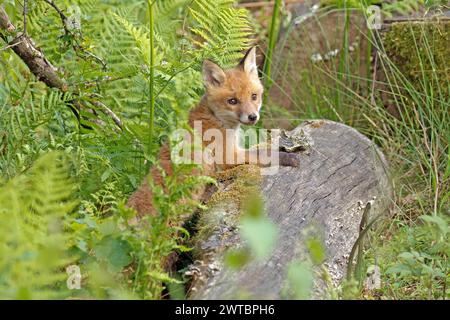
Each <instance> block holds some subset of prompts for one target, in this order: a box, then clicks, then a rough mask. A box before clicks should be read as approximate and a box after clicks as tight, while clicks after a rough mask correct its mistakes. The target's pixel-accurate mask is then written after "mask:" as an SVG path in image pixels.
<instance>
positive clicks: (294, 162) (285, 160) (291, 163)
mask: <svg viewBox="0 0 450 320" xmlns="http://www.w3.org/2000/svg"><path fill="white" fill-rule="evenodd" d="M279 155H280V166H284V167H298V166H300V159H299V157H298V155H297V154H296V153H288V152H280V153H279Z"/></svg>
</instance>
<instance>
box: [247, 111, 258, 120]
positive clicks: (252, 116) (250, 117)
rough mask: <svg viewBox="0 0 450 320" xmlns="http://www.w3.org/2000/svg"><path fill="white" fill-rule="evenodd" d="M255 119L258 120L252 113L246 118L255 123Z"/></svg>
mask: <svg viewBox="0 0 450 320" xmlns="http://www.w3.org/2000/svg"><path fill="white" fill-rule="evenodd" d="M256 119H258V116H257V115H256V114H254V113H252V114H250V115H249V116H248V120H250V121H256Z"/></svg>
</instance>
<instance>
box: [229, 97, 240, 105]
mask: <svg viewBox="0 0 450 320" xmlns="http://www.w3.org/2000/svg"><path fill="white" fill-rule="evenodd" d="M227 102H228V103H229V104H232V105H235V104H237V103H238V101H237V99H236V98H231V99H228V101H227Z"/></svg>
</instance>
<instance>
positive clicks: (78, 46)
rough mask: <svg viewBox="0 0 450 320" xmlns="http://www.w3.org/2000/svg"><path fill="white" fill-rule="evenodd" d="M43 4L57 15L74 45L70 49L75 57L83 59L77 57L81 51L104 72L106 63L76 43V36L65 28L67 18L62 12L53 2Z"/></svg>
mask: <svg viewBox="0 0 450 320" xmlns="http://www.w3.org/2000/svg"><path fill="white" fill-rule="evenodd" d="M44 2H45V3H47V4H48V5H50V6H51V7H52V8H53V9H55V11H56V12H57V13H58V15H59V18H60V19H61V22H62V25H63V28H64V33H65V34H66V36H70V37H71V38H72V39H73V40H74V42H75V44H73V45H72V48H73V50H74V51H75V53H76V54H77V56H79V57H80V58H83V57H81V56H80V55H79V51H81V52H82V53H83V54H85V55H87V56H90V57H91V58H93V59H94V60H96V61H97V62H99V63H100V64H101V65H102V69H103V70H106V69H107V68H108V66H107V64H106V62H105V61H103V59H102V58H100V57H98V56H97V55H95V54H93V53H92V52H90V51H88V50H86V49H85V48H83V46H82V45H81V44H80V43H79V42H78V40H77V38H76V35H75V34H74V33H73V32H72V31H71V30H70V29H69V28H68V27H67V16H66V15H65V14H64V12H63V11H62V10H61V9H60V8H59V7H58V6H57V5H56V4H55V3H54V2H53V0H44Z"/></svg>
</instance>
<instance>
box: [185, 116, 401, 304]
mask: <svg viewBox="0 0 450 320" xmlns="http://www.w3.org/2000/svg"><path fill="white" fill-rule="evenodd" d="M294 130H303V131H304V132H305V133H306V134H307V135H309V136H310V139H311V141H312V146H311V148H310V151H309V154H307V153H301V154H300V155H299V156H300V160H301V165H300V167H299V168H291V167H281V168H280V169H279V172H278V173H277V174H275V175H268V176H264V177H263V179H262V193H263V196H264V199H265V209H266V212H267V215H268V217H269V218H270V219H271V220H272V221H273V223H275V224H276V226H277V227H278V229H279V230H280V232H279V237H278V241H277V244H276V247H275V249H274V250H273V252H272V253H271V255H270V257H269V258H268V259H267V260H266V261H264V262H250V263H249V264H247V265H245V266H244V267H243V268H242V269H240V270H238V271H232V270H228V269H227V268H226V267H224V265H223V263H222V260H223V259H222V258H223V254H224V252H225V249H226V247H238V246H240V245H241V241H240V240H239V236H238V233H237V232H236V233H234V234H233V233H231V235H230V232H229V231H230V230H229V229H230V228H226V227H224V226H223V225H219V226H216V227H215V231H214V232H213V234H212V235H211V236H209V238H208V239H203V240H202V241H200V242H199V244H198V248H197V249H198V251H199V252H200V260H201V259H204V261H203V263H199V262H197V264H200V265H206V266H207V267H206V268H204V269H203V270H202V272H203V273H204V274H203V280H202V281H197V282H196V283H194V285H193V288H194V290H192V292H191V298H197V299H198V298H200V299H221V298H223V299H228V298H239V297H251V298H263V299H276V298H280V297H282V294H281V293H282V291H283V287H284V286H285V282H286V267H287V265H288V264H289V262H291V261H292V260H293V259H297V258H300V259H301V258H302V257H305V254H308V253H307V249H306V246H305V242H306V240H307V237H309V236H311V235H315V236H319V237H320V238H321V239H322V240H323V243H324V244H325V246H326V261H325V263H324V266H325V267H326V269H327V270H328V272H329V274H330V275H331V279H332V282H333V283H334V284H337V283H339V282H340V281H341V280H342V279H343V277H344V275H345V272H346V268H347V262H348V257H349V253H350V251H351V249H352V247H353V246H354V244H355V241H356V239H357V238H358V235H359V231H360V229H359V228H360V222H361V218H362V215H363V211H364V206H365V205H366V204H367V203H368V202H370V203H371V204H372V206H371V210H370V215H369V220H371V219H373V217H375V216H377V215H379V214H388V211H389V210H388V208H389V206H390V204H391V203H392V200H391V199H392V189H391V185H390V180H389V178H388V174H387V169H386V162H385V160H384V157H383V155H382V154H381V152H380V151H379V150H378V149H377V147H376V146H375V145H374V143H372V142H371V141H370V140H369V139H368V138H367V137H365V136H364V135H362V134H360V133H359V132H358V131H356V130H355V129H353V128H351V127H348V126H346V125H343V124H339V123H335V122H331V121H322V120H318V121H309V122H305V123H303V124H302V125H300V126H299V127H297V128H296V129H294ZM230 205H231V207H232V203H230V202H228V203H224V204H220V205H219V206H217V207H216V208H213V209H212V211H213V212H211V211H210V212H207V213H206V214H215V213H217V212H218V211H221V212H224V213H225V214H226V213H227V212H228V210H229V208H230ZM214 211H215V212H214ZM324 289H325V283H324V282H322V281H321V280H316V281H315V290H314V294H315V297H317V298H319V297H326V295H325V293H324V291H325V290H324Z"/></svg>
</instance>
